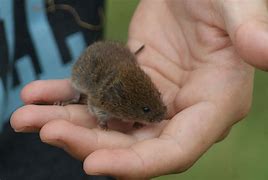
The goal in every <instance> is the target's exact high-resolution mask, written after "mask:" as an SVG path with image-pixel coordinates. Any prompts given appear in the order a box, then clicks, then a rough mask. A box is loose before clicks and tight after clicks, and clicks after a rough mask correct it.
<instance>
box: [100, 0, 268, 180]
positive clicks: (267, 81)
mask: <svg viewBox="0 0 268 180" xmlns="http://www.w3.org/2000/svg"><path fill="white" fill-rule="evenodd" d="M137 4H138V1H137V0H128V1H126V0H107V1H106V28H105V32H104V37H105V39H110V40H120V41H126V39H127V31H128V25H129V22H130V19H131V16H132V14H133V12H134V10H135V8H136V6H137ZM241 91H243V89H241ZM267 107H268V73H265V72H261V71H256V76H255V83H254V94H253V104H252V109H251V112H250V113H249V115H248V117H247V118H245V119H244V120H243V121H241V122H240V123H238V124H236V125H235V126H234V127H233V128H232V131H231V132H230V134H229V136H228V137H227V138H226V139H225V140H224V141H222V142H220V143H217V144H215V145H214V146H213V147H212V148H211V149H210V150H209V151H208V152H207V153H205V155H203V157H202V158H201V159H199V161H198V162H197V163H196V164H195V165H194V166H193V167H192V168H191V169H190V170H188V171H187V172H184V173H182V174H178V175H169V176H162V177H159V178H155V179H154V180H170V179H172V180H173V179H180V180H214V179H217V180H253V179H256V180H267V179H268V155H267V154H266V153H268V108H267Z"/></svg>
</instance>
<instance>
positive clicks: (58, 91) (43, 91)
mask: <svg viewBox="0 0 268 180" xmlns="http://www.w3.org/2000/svg"><path fill="white" fill-rule="evenodd" d="M77 96H79V94H78V92H76V91H75V90H74V89H73V88H72V86H71V82H70V80H69V79H61V80H37V81H33V82H31V83H29V84H27V85H26V86H25V87H24V88H23V89H22V91H21V99H22V101H23V102H24V103H25V104H39V103H41V104H42V103H45V104H53V103H54V102H57V101H67V100H70V99H73V98H76V97H77Z"/></svg>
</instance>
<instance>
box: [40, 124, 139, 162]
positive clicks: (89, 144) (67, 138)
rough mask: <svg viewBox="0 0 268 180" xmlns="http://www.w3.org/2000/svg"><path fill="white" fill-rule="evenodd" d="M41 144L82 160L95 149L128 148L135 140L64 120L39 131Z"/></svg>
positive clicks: (118, 133)
mask: <svg viewBox="0 0 268 180" xmlns="http://www.w3.org/2000/svg"><path fill="white" fill-rule="evenodd" d="M40 137H41V139H42V141H43V142H46V143H48V144H51V145H54V146H58V147H60V148H63V149H64V150H65V151H67V152H68V153H70V154H71V155H73V156H74V157H76V158H77V159H80V160H83V159H84V158H85V157H86V156H88V155H89V154H90V153H92V152H93V151H95V150H97V149H102V148H104V147H105V148H115V147H117V148H118V147H129V146H130V145H131V144H133V143H134V142H135V141H136V140H135V138H133V137H131V136H128V135H125V134H123V133H120V132H117V131H112V130H108V131H104V130H100V129H88V128H85V127H81V126H77V125H74V124H72V123H70V122H67V121H64V120H55V121H51V122H49V123H47V124H46V125H45V126H44V127H43V128H42V129H41V131H40Z"/></svg>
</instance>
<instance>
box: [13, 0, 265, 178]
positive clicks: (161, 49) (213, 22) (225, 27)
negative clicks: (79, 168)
mask: <svg viewBox="0 0 268 180" xmlns="http://www.w3.org/2000/svg"><path fill="white" fill-rule="evenodd" d="M266 7H267V4H266V1H263V0H254V1H252V0H202V1H199V0H179V1H175V0H165V1H160V0H157V1H154V2H152V1H150V0H142V1H141V2H140V4H139V6H138V7H137V10H136V12H135V14H134V16H133V19H132V21H131V25H130V30H129V41H128V45H129V47H130V49H133V51H134V49H137V47H138V46H140V45H141V44H145V49H143V51H142V52H141V53H139V54H138V61H139V63H140V65H141V67H142V68H143V70H144V71H145V72H146V73H147V74H148V75H149V76H150V77H151V78H152V80H153V82H154V83H155V84H156V86H157V87H158V88H159V90H160V92H161V93H162V95H163V100H164V102H165V104H166V105H167V107H168V116H169V117H168V118H169V119H170V120H169V121H163V122H162V123H160V124H155V125H152V126H146V127H143V128H141V129H132V127H131V126H130V125H128V124H125V123H121V122H119V121H112V124H111V129H113V130H109V131H102V130H100V129H98V128H96V126H97V125H96V121H95V119H94V117H93V116H92V115H90V114H88V112H87V110H86V106H84V105H67V106H64V107H61V106H51V105H49V104H53V102H55V101H64V100H68V99H71V98H73V97H74V96H75V92H74V90H73V89H72V88H71V86H70V82H69V80H46V81H35V82H33V83H30V84H29V85H27V86H26V87H25V88H24V89H23V90H22V93H21V97H22V99H23V101H24V102H25V106H23V107H21V108H19V109H18V110H17V111H15V112H14V113H13V115H12V118H11V125H12V126H13V128H14V129H15V130H16V131H18V132H32V131H39V130H40V137H41V139H42V141H44V142H46V143H49V144H51V145H55V146H58V147H60V148H63V149H64V150H66V151H67V152H69V153H70V154H71V155H73V156H74V157H76V158H78V159H80V160H81V161H83V162H84V170H85V172H86V173H88V174H93V175H111V176H114V177H117V178H118V179H148V178H151V177H155V176H160V175H164V174H171V173H179V172H183V171H185V170H187V169H188V168H189V167H191V166H192V165H193V164H194V162H195V161H197V160H198V158H200V156H202V154H203V153H205V152H206V151H207V150H208V149H209V148H210V147H211V146H212V145H213V144H214V143H216V142H217V141H219V140H221V139H223V138H224V137H225V136H226V135H227V134H228V132H229V130H230V129H231V127H232V126H233V125H234V124H235V123H237V122H238V121H240V120H241V119H243V117H245V116H246V115H247V113H248V111H249V109H250V106H251V98H252V89H253V77H254V68H253V66H254V67H257V68H260V69H263V70H268V51H267V50H266V49H268V43H267V42H268V22H267V21H268V17H267V8H266ZM39 102H44V103H47V104H48V105H46V106H44V105H32V104H34V103H39Z"/></svg>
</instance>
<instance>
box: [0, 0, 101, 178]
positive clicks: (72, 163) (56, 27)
mask: <svg viewBox="0 0 268 180" xmlns="http://www.w3.org/2000/svg"><path fill="white" fill-rule="evenodd" d="M103 5H104V1H103V0H90V1H89V0H79V1H77V0H0V126H2V128H1V129H2V132H1V133H0V179H1V180H2V179H3V180H13V179H14V180H23V179H25V180H26V179H27V180H42V179H46V180H47V179H48V180H54V179H55V180H59V179H64V180H69V179H70V180H71V179H75V180H80V179H81V180H82V179H83V180H84V179H96V178H97V179H100V178H101V177H92V176H87V175H85V173H84V172H83V169H82V163H81V162H79V161H77V160H74V159H73V158H72V157H70V156H69V155H68V154H67V153H65V152H64V151H63V150H60V149H58V148H55V147H52V146H49V145H46V144H43V143H42V142H41V141H40V139H39V136H38V134H34V133H33V134H22V133H15V132H13V130H12V129H11V127H10V125H9V122H8V120H9V116H10V114H11V113H12V112H13V111H14V110H15V109H16V108H18V107H19V106H21V105H22V102H21V100H20V97H19V94H20V91H21V89H22V87H23V86H24V85H25V84H27V83H29V82H31V81H33V80H35V79H56V78H67V77H69V76H70V69H71V66H72V64H73V62H74V61H75V60H76V59H77V58H78V56H79V55H80V53H81V52H82V51H83V50H84V48H85V47H86V46H87V45H89V44H91V43H92V42H93V41H96V40H98V39H99V38H100V37H101V35H102V32H101V31H100V30H98V31H96V30H90V29H89V28H87V26H85V24H86V25H87V24H94V25H99V24H100V21H101V18H100V15H99V13H98V12H99V8H103ZM81 22H82V23H81ZM4 124H5V125H4Z"/></svg>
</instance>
